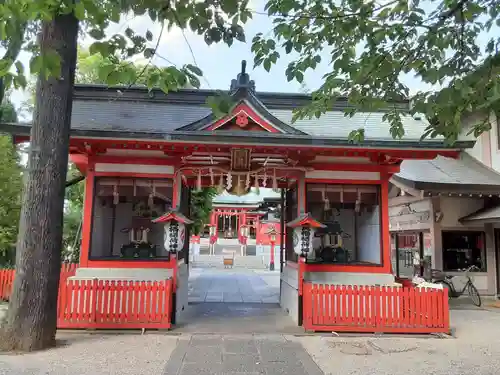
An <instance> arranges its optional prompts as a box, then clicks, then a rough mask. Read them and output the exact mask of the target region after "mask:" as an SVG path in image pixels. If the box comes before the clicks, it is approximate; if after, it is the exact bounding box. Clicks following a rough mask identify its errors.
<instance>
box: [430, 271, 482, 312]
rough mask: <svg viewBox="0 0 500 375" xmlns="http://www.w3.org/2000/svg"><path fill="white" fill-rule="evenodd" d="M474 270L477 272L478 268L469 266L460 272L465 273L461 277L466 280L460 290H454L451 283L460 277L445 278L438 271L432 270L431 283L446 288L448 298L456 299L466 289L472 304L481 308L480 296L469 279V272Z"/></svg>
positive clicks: (445, 276)
mask: <svg viewBox="0 0 500 375" xmlns="http://www.w3.org/2000/svg"><path fill="white" fill-rule="evenodd" d="M474 270H479V267H477V266H470V267H468V268H466V269H464V270H462V271H465V274H464V276H463V277H465V278H466V280H467V281H466V282H465V283H464V287H463V288H462V289H460V290H457V289H456V288H455V285H454V283H453V279H454V278H456V277H462V276H447V275H445V274H444V273H443V272H442V271H440V270H432V282H433V283H436V284H442V285H443V287H445V288H448V298H458V297H460V296H461V295H463V294H464V293H465V290H466V289H467V292H468V294H469V297H470V298H471V300H472V303H473V304H474V305H476V306H477V307H480V306H481V296H480V295H479V292H478V291H477V288H476V287H475V286H474V283H473V282H472V278H471V277H470V272H472V271H474Z"/></svg>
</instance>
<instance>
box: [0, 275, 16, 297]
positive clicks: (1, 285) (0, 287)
mask: <svg viewBox="0 0 500 375" xmlns="http://www.w3.org/2000/svg"><path fill="white" fill-rule="evenodd" d="M13 282H14V270H6V269H0V301H7V300H8V299H9V297H10V292H11V290H12V283H13Z"/></svg>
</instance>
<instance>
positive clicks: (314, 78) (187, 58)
mask: <svg viewBox="0 0 500 375" xmlns="http://www.w3.org/2000/svg"><path fill="white" fill-rule="evenodd" d="M264 4H265V1H264V0H252V1H251V2H250V7H251V8H252V9H253V10H254V11H256V12H257V13H254V14H253V19H252V20H250V21H249V22H248V23H247V24H246V25H245V32H246V39H247V43H240V42H237V41H235V43H234V44H233V46H231V47H228V46H227V45H225V44H222V43H221V44H217V45H211V46H207V45H206V44H205V42H204V41H203V37H202V36H198V35H196V34H193V33H192V32H190V31H185V33H184V35H183V33H182V32H181V31H180V30H179V29H177V28H175V29H173V30H170V31H169V32H164V33H163V36H162V38H161V42H160V46H159V49H158V54H159V55H160V56H162V57H164V58H166V59H168V60H169V61H171V62H173V63H175V64H177V65H182V64H186V63H197V65H198V66H199V67H200V68H201V69H202V70H203V72H204V77H205V79H202V81H201V84H202V88H212V89H228V88H229V84H230V82H231V79H233V78H235V77H236V75H237V74H238V72H239V71H240V69H241V68H240V67H241V60H247V61H248V64H247V66H248V68H247V69H248V71H249V73H250V76H251V79H253V80H254V81H255V83H256V87H257V90H258V91H274V92H299V91H300V84H299V83H297V82H296V81H293V82H287V80H286V77H285V73H284V72H285V70H286V67H287V65H288V63H289V62H290V61H291V58H290V56H286V55H284V53H283V54H282V58H281V59H280V60H279V61H278V63H277V64H276V65H275V66H273V68H272V69H271V71H270V72H269V73H268V72H266V71H265V70H264V69H263V68H262V67H259V68H256V69H255V70H253V56H252V52H251V50H250V48H251V40H252V38H253V37H254V36H255V34H257V33H259V32H262V33H264V34H266V33H270V31H271V29H272V19H270V18H268V17H267V16H266V15H264V14H258V12H264ZM126 27H131V28H132V29H134V30H135V31H136V32H139V33H141V32H142V33H143V34H144V33H145V32H146V30H148V29H149V30H151V31H152V32H153V35H154V38H153V40H154V41H156V40H157V38H158V35H159V31H160V26H159V25H158V24H152V23H151V21H149V18H147V17H135V18H134V17H126V18H124V19H123V20H122V22H121V23H120V24H118V25H114V26H112V27H111V28H110V32H113V33H115V32H120V31H123V30H124V29H125V28H126ZM269 35H270V34H269ZM186 40H187V41H186ZM484 40H485V41H486V37H485V38H484ZM80 43H81V44H83V45H89V43H91V41H90V40H85V39H84V40H81V41H80ZM484 43H485V42H484ZM189 46H190V47H191V49H192V51H193V52H192V53H191V51H190V47H189ZM192 55H194V57H195V59H196V61H193V56H192ZM21 60H22V61H23V62H24V63H25V66H28V61H29V55H27V54H26V53H23V54H22V56H21ZM326 60H327V59H324V61H326ZM153 63H154V64H156V65H168V63H167V62H165V61H164V60H163V59H160V58H157V57H156V58H155V59H154V60H153ZM327 71H328V70H327V66H326V65H320V66H318V68H317V69H316V70H315V71H309V72H308V73H306V75H305V84H306V86H307V87H308V88H309V89H314V88H316V87H318V86H319V85H320V84H321V82H322V78H321V77H322V75H323V74H324V73H326V72H327ZM404 81H405V83H407V84H408V86H409V87H410V89H411V91H412V92H413V93H415V92H417V91H419V90H420V89H424V88H425V86H424V85H423V84H422V83H421V82H420V81H419V80H418V79H416V78H414V77H412V76H406V77H404ZM26 95H27V94H26V93H23V92H16V93H14V95H13V98H12V99H13V101H14V103H15V104H16V105H19V104H20V103H21V102H22V100H23V99H24V98H25V97H26Z"/></svg>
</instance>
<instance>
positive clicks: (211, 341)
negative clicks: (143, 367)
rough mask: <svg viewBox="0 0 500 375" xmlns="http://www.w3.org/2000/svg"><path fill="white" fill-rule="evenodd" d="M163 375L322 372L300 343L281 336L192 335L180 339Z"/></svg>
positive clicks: (302, 374) (298, 374)
mask: <svg viewBox="0 0 500 375" xmlns="http://www.w3.org/2000/svg"><path fill="white" fill-rule="evenodd" d="M164 374H165V375H258V374H266V375H279V374H287V375H291V374H294V375H323V372H322V371H321V370H320V368H319V367H318V365H316V363H315V362H314V361H313V360H312V358H311V356H310V355H309V354H308V353H307V352H306V351H305V350H304V348H303V347H302V345H300V344H299V343H295V342H291V341H289V340H287V339H286V338H284V337H282V336H276V337H272V338H269V337H265V338H264V337H262V338H259V337H258V336H241V337H237V336H218V335H206V336H205V335H194V336H192V337H191V338H190V340H179V344H178V345H177V347H176V348H175V350H174V351H173V353H172V355H171V356H170V359H169V361H168V363H167V366H166V367H165V371H164Z"/></svg>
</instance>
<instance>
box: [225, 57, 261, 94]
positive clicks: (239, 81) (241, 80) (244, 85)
mask: <svg viewBox="0 0 500 375" xmlns="http://www.w3.org/2000/svg"><path fill="white" fill-rule="evenodd" d="M246 68H247V62H246V60H242V61H241V72H240V73H238V75H237V76H236V79H232V80H231V88H230V91H231V93H233V92H235V91H237V90H239V89H246V90H251V91H255V81H253V80H250V76H249V75H248V73H247V72H246Z"/></svg>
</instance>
